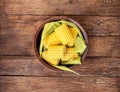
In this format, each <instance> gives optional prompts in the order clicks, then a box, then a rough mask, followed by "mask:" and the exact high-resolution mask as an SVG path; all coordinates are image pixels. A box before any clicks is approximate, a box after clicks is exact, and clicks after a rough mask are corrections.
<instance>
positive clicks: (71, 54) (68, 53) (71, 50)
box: [61, 48, 78, 61]
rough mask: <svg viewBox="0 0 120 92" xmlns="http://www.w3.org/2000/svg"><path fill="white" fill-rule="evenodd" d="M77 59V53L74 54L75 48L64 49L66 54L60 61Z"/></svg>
mask: <svg viewBox="0 0 120 92" xmlns="http://www.w3.org/2000/svg"><path fill="white" fill-rule="evenodd" d="M77 57H78V53H77V52H75V48H66V54H65V56H64V58H61V60H62V61H68V60H70V59H72V58H77Z"/></svg>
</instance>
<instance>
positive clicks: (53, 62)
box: [42, 51, 59, 65]
mask: <svg viewBox="0 0 120 92" xmlns="http://www.w3.org/2000/svg"><path fill="white" fill-rule="evenodd" d="M42 58H43V59H44V60H46V62H48V63H49V64H51V65H58V63H59V59H57V58H56V59H52V58H49V54H48V51H44V52H43V53H42Z"/></svg>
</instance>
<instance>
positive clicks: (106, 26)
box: [1, 15, 120, 36]
mask: <svg viewBox="0 0 120 92" xmlns="http://www.w3.org/2000/svg"><path fill="white" fill-rule="evenodd" d="M50 17H52V16H34V15H4V16H1V35H7V34H16V35H18V34H20V35H34V33H35V32H36V30H37V29H38V27H39V26H40V25H41V23H42V22H43V21H45V20H46V19H48V18H50ZM68 17H70V18H73V19H75V20H77V21H78V22H79V23H80V24H81V25H82V26H83V27H84V29H85V30H86V32H87V34H88V36H120V28H119V27H120V18H119V17H100V16H68Z"/></svg>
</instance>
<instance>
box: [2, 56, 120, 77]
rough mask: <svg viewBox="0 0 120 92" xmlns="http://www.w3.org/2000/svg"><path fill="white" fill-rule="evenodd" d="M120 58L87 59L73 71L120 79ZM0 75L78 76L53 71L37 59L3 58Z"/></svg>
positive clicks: (81, 74)
mask: <svg viewBox="0 0 120 92" xmlns="http://www.w3.org/2000/svg"><path fill="white" fill-rule="evenodd" d="M119 61H120V58H112V57H111V58H110V57H108V58H105V57H103V58H102V57H96V58H95V57H94V58H91V57H87V58H86V59H85V61H84V62H83V64H82V65H76V66H73V67H72V69H73V70H75V71H77V72H78V73H80V76H93V75H94V76H104V77H112V78H117V77H118V78H119V77H120V62H119ZM0 75H20V76H77V75H75V74H73V73H69V72H65V71H53V70H51V69H48V68H47V67H45V66H44V65H42V64H41V63H40V62H39V61H38V59H37V58H36V57H24V56H21V57H20V56H19V57H18V56H17V57H15V56H13V57H11V56H7V57H5V56H3V57H1V58H0Z"/></svg>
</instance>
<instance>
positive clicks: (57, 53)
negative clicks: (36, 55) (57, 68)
mask: <svg viewBox="0 0 120 92" xmlns="http://www.w3.org/2000/svg"><path fill="white" fill-rule="evenodd" d="M65 52H66V47H65V46H62V45H61V46H49V47H48V54H49V57H50V58H59V59H60V58H63V57H64V55H65Z"/></svg>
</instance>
